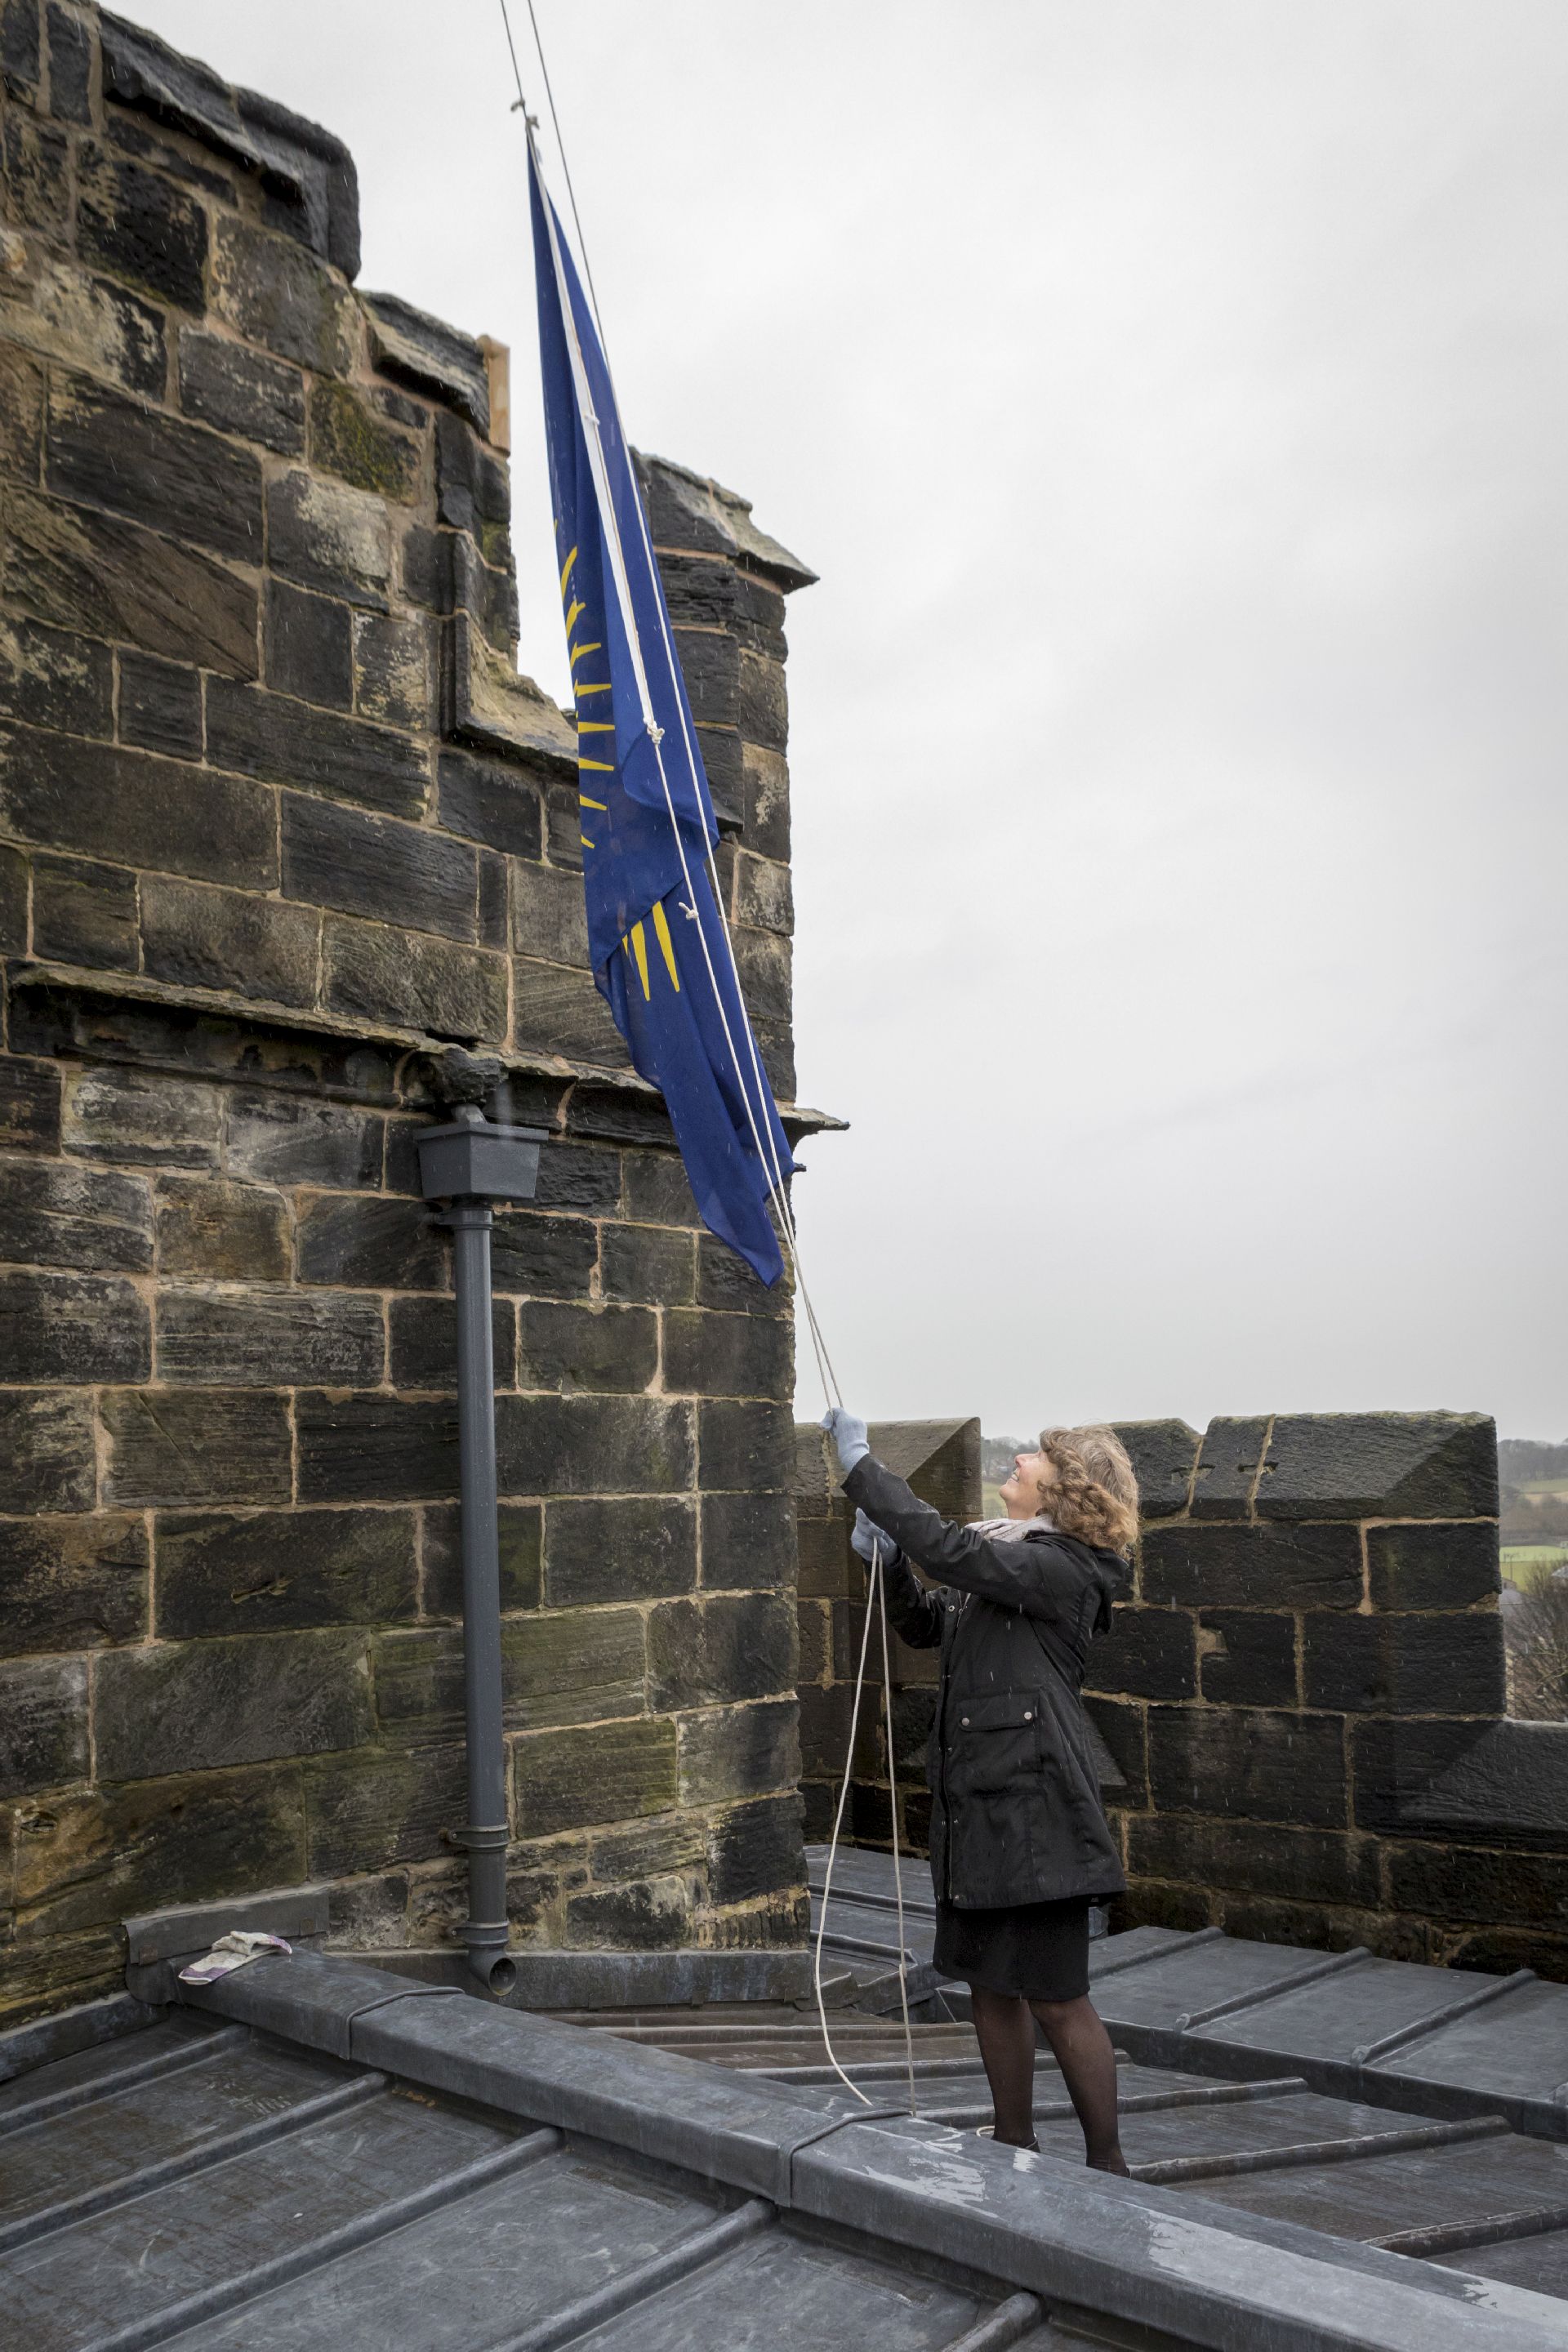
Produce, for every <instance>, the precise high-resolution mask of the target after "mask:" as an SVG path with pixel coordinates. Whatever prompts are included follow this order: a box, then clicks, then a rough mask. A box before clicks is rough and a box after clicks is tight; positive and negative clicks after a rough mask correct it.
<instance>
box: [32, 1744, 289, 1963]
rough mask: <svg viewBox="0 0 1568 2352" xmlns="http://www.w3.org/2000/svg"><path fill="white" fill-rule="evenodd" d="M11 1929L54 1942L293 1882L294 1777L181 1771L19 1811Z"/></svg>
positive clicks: (279, 1773)
mask: <svg viewBox="0 0 1568 2352" xmlns="http://www.w3.org/2000/svg"><path fill="white" fill-rule="evenodd" d="M16 1832H17V1834H16V1861H17V1870H16V1895H17V1911H18V1916H19V1922H20V1924H22V1925H23V1926H24V1927H25V1931H26V1934H27V1935H28V1936H30V1937H57V1936H64V1935H68V1934H69V1933H71V1932H72V1931H73V1930H76V1931H79V1930H80V1929H82V1928H84V1927H93V1926H98V1925H100V1924H102V1925H110V1924H112V1925H113V1926H115V1927H118V1926H119V1923H120V1921H121V1919H123V1918H125V1917H127V1916H132V1917H135V1916H139V1915H142V1914H144V1913H146V1912H149V1911H157V1910H161V1909H163V1908H165V1907H167V1906H172V1905H175V1904H178V1905H180V1906H184V1905H187V1904H192V1903H201V1902H208V1901H215V1900H217V1899H220V1898H221V1897H222V1896H224V1895H246V1894H248V1893H249V1892H250V1891H251V1890H252V1889H253V1888H255V1887H257V1886H278V1885H289V1884H295V1885H297V1884H298V1883H299V1881H300V1879H301V1878H302V1877H303V1876H304V1823H303V1820H302V1808H301V1802H300V1779H299V1775H298V1774H297V1773H295V1772H290V1771H276V1770H271V1771H268V1770H261V1771H246V1772H224V1773H221V1774H219V1773H197V1772H182V1773H181V1774H180V1775H179V1776H178V1777H177V1778H172V1779H168V1780H154V1781H142V1782H139V1783H136V1784H134V1785H132V1786H130V1787H125V1786H121V1787H118V1788H94V1789H88V1790H82V1791H81V1792H80V1793H79V1794H78V1795H73V1796H67V1797H57V1798H55V1799H54V1800H53V1801H51V1802H50V1803H48V1804H47V1805H32V1806H28V1807H26V1808H25V1809H24V1811H22V1812H21V1814H20V1815H19V1817H18V1820H17V1824H16Z"/></svg>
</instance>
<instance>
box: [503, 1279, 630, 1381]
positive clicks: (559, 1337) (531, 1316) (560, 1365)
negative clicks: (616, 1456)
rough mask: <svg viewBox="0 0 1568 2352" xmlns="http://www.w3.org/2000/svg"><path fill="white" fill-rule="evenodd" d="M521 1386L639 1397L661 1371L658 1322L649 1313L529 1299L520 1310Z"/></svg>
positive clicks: (519, 1371) (551, 1300)
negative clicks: (572, 1305) (657, 1372)
mask: <svg viewBox="0 0 1568 2352" xmlns="http://www.w3.org/2000/svg"><path fill="white" fill-rule="evenodd" d="M517 1336H518V1386H519V1387H520V1388H523V1389H554V1390H555V1391H558V1393H559V1394H560V1395H562V1396H563V1397H567V1396H573V1395H575V1394H577V1393H578V1392H579V1391H583V1390H584V1389H586V1390H593V1391H603V1392H609V1393H614V1394H616V1395H622V1396H638V1395H641V1393H642V1392H643V1391H644V1390H645V1389H647V1385H648V1383H649V1381H651V1380H652V1379H653V1377H654V1374H655V1373H656V1371H657V1370H658V1318H657V1317H656V1316H655V1315H654V1314H653V1313H652V1312H651V1311H650V1310H649V1309H648V1308H647V1307H570V1306H565V1305H563V1304H561V1303H560V1302H558V1301H556V1300H553V1299H530V1300H527V1301H525V1302H524V1303H523V1305H522V1306H521V1307H519V1308H518V1335H517Z"/></svg>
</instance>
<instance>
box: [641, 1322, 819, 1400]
mask: <svg viewBox="0 0 1568 2352" xmlns="http://www.w3.org/2000/svg"><path fill="white" fill-rule="evenodd" d="M794 1339H795V1334H794V1331H793V1329H792V1328H791V1326H790V1325H789V1324H788V1323H785V1322H783V1321H781V1320H780V1319H779V1318H777V1317H775V1316H763V1315H710V1314H706V1313H704V1312H703V1311H702V1310H701V1309H700V1308H698V1309H692V1310H689V1311H685V1312H682V1311H679V1310H676V1311H673V1312H671V1313H670V1314H668V1315H667V1316H666V1317H665V1318H664V1385H665V1387H666V1389H667V1390H671V1391H690V1392H694V1393H699V1394H703V1395H707V1396H726V1397H768V1398H773V1399H783V1398H785V1397H789V1396H792V1395H793V1394H794V1390H795V1347H794Z"/></svg>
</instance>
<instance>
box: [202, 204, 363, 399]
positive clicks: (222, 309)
mask: <svg viewBox="0 0 1568 2352" xmlns="http://www.w3.org/2000/svg"><path fill="white" fill-rule="evenodd" d="M211 284H212V310H213V315H214V316H215V317H216V318H217V319H220V320H222V321H223V323H224V324H225V325H226V326H228V327H233V328H234V329H235V331H237V333H238V334H241V335H243V336H244V337H245V339H246V341H247V342H251V343H260V344H262V345H263V346H264V347H265V348H266V349H267V350H268V351H269V352H276V353H277V354H278V356H279V358H282V359H286V360H296V361H298V362H299V364H300V366H301V367H305V368H311V369H313V370H314V371H315V373H317V374H318V375H346V374H347V373H348V372H349V370H350V368H351V367H352V365H353V358H354V352H355V350H356V347H357V344H358V341H359V336H358V322H357V318H356V313H355V306H354V301H353V296H352V295H351V294H350V293H349V291H348V289H346V288H345V287H344V286H343V284H342V280H341V279H340V278H337V277H335V276H334V275H333V273H332V271H331V270H330V269H328V268H326V267H325V266H324V264H323V263H321V261H319V260H318V259H317V258H316V257H315V255H314V254H313V253H309V252H307V251H306V250H305V248H304V247H303V246H300V245H296V244H294V243H293V242H292V241H291V240H290V239H289V238H287V237H281V236H268V233H267V231H266V230H265V229H260V228H257V227H255V226H252V224H251V223H250V222H249V221H247V220H243V219H241V218H240V217H239V216H238V215H236V214H221V213H220V214H218V215H216V217H215V220H214V224H213V253H212V277H211ZM192 307H195V306H192Z"/></svg>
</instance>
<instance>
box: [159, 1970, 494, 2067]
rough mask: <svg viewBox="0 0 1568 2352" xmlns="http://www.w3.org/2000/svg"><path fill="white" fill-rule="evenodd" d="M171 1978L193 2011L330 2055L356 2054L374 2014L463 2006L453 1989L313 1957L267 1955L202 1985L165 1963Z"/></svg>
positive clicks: (179, 1997) (176, 1993)
mask: <svg viewBox="0 0 1568 2352" xmlns="http://www.w3.org/2000/svg"><path fill="white" fill-rule="evenodd" d="M187 1957H189V1956H187ZM168 1981H169V1984H170V1986H171V1988H172V1997H173V1998H174V1999H176V2000H180V2001H183V2002H184V2003H185V2004H186V2005H187V2006H188V2007H189V2008H191V2009H197V2010H201V2011H204V2012H205V2013H206V2014H207V2015H209V2016H214V2017H227V2018H232V2019H233V2020H234V2021H235V2023H236V2024H237V2025H249V2026H254V2027H255V2028H256V2029H257V2031H258V2032H262V2033H276V2034H279V2035H280V2036H281V2037H282V2038H283V2039H284V2040H285V2041H287V2042H302V2043H303V2044H304V2046H305V2048H306V2049H308V2050H324V2051H326V2052H327V2053H329V2054H330V2055H331V2057H333V2058H358V2057H359V2056H360V2055H361V2053H360V2051H359V2049H358V2047H357V2046H356V2043H355V2040H354V2029H355V2027H356V2025H357V2023H358V2021H360V2020H361V2019H362V2018H364V2017H366V2016H367V2015H369V2014H371V2013H372V2012H374V2011H378V2010H384V2009H396V2008H404V2007H411V2008H429V2007H433V2006H436V2005H437V2004H438V2005H440V2006H441V2007H443V2008H447V2009H452V2008H460V2009H466V2008H467V2007H468V2003H467V2002H466V2001H458V2000H454V1999H453V1994H454V1992H455V1990H456V1988H455V1987H453V1986H451V1985H401V1986H397V1987H392V1986H389V1985H388V1983H387V1979H386V1976H385V1974H384V1971H383V1970H382V1969H362V1968H356V1967H355V1966H354V1964H353V1961H351V1960H334V1959H329V1958H326V1957H325V1956H324V1955H323V1954H321V1953H318V1952H295V1953H293V1954H292V1955H289V1954H286V1953H282V1952H268V1954H267V1955H266V1956H265V1957H264V1958H261V1959H258V1960H252V1961H251V1962H250V1963H249V1965H248V1966H247V1967H246V1968H243V1969H236V1970H235V1971H234V1973H233V1975H232V1976H226V1977H219V1978H218V1979H216V1982H214V1983H212V1984H205V1985H189V1984H182V1983H181V1982H180V1980H179V1978H178V1976H177V1975H175V1974H174V1969H173V1966H172V1964H169V1978H168Z"/></svg>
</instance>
